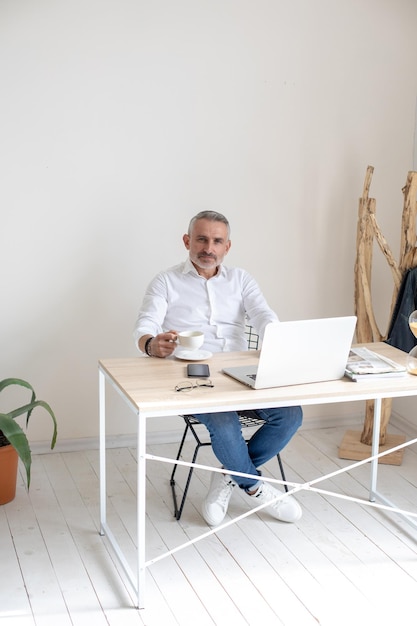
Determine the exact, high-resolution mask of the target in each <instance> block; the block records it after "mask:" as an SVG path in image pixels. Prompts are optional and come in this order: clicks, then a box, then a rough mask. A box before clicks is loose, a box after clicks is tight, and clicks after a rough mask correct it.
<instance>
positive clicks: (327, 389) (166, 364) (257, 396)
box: [99, 343, 417, 417]
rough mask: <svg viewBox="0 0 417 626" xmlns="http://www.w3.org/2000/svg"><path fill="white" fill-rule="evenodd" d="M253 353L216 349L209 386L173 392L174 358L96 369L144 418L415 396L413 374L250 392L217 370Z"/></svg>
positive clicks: (388, 350) (381, 347)
mask: <svg viewBox="0 0 417 626" xmlns="http://www.w3.org/2000/svg"><path fill="white" fill-rule="evenodd" d="M364 345H366V346H367V347H369V348H370V349H372V350H374V351H375V352H379V353H380V354H382V355H385V356H387V357H389V358H390V359H392V360H394V361H397V362H398V363H401V364H405V363H406V359H407V354H406V353H405V352H402V351H401V350H397V349H396V348H393V347H391V346H389V345H387V344H385V343H371V344H364ZM258 354H259V353H258V352H257V351H255V350H249V351H247V352H221V353H217V354H214V355H213V356H212V357H211V358H210V359H208V360H207V361H206V362H207V363H208V364H209V365H210V378H211V380H212V382H213V384H214V388H206V387H203V388H199V389H193V390H192V391H190V392H177V391H175V389H174V387H175V385H176V384H178V383H179V382H180V381H183V380H186V379H187V376H186V365H187V362H186V361H182V360H179V359H176V358H169V359H150V358H148V357H144V356H138V357H130V358H116V359H102V360H100V361H99V368H100V370H101V371H102V372H103V373H104V375H105V376H106V377H107V379H108V380H109V381H110V382H111V383H112V384H113V385H114V386H115V387H116V388H118V389H119V391H120V392H121V393H122V395H123V396H124V397H125V399H126V400H127V401H129V402H130V403H131V404H132V405H133V408H134V409H135V410H136V411H137V412H138V414H140V415H141V416H143V417H156V416H167V415H178V414H184V413H206V412H210V411H213V412H214V411H226V410H232V409H254V408H262V407H263V408H267V407H273V406H291V405H292V406H294V405H309V404H310V405H312V404H327V403H334V402H349V401H356V400H369V399H375V398H395V397H400V396H413V395H417V376H412V375H410V374H406V375H405V376H404V377H400V378H380V379H376V380H372V381H370V380H366V381H361V382H359V383H356V382H353V381H351V380H348V379H347V378H342V379H341V380H333V381H327V382H322V383H310V384H304V385H293V386H288V387H274V388H272V389H257V390H253V389H250V388H249V387H246V386H245V385H243V384H242V383H239V382H237V381H235V380H233V379H232V378H230V377H229V376H226V375H225V374H223V373H222V371H221V370H222V368H224V367H230V366H236V365H245V364H256V362H257V359H258Z"/></svg>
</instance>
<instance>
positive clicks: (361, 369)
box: [345, 348, 407, 381]
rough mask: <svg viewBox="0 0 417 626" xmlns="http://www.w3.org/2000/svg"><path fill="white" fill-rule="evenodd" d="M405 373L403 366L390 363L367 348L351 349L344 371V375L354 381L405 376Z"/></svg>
mask: <svg viewBox="0 0 417 626" xmlns="http://www.w3.org/2000/svg"><path fill="white" fill-rule="evenodd" d="M406 373H407V369H406V367H405V365H400V364H399V363H396V362H395V361H391V359H388V358H387V357H385V356H381V355H380V354H376V352H372V350H369V349H368V348H351V350H350V353H349V357H348V362H347V364H346V370H345V375H346V376H347V377H348V378H350V379H352V380H354V381H359V380H365V379H368V380H369V378H392V377H395V376H405V374H406Z"/></svg>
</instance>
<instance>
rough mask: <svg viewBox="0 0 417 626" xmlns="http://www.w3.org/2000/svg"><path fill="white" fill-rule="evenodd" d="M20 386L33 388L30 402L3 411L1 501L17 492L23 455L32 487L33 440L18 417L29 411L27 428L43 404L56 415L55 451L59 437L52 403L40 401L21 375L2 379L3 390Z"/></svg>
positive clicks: (0, 425) (0, 387) (0, 428)
mask: <svg viewBox="0 0 417 626" xmlns="http://www.w3.org/2000/svg"><path fill="white" fill-rule="evenodd" d="M11 385H17V386H20V387H25V388H26V389H29V391H31V393H32V396H31V399H30V402H29V403H27V404H24V405H22V406H19V407H17V408H15V409H13V410H12V411H9V412H8V413H0V504H5V503H6V502H10V501H11V500H13V498H14V497H15V494H16V479H17V462H18V457H20V458H21V460H22V462H23V465H24V466H25V469H26V479H27V487H28V489H29V487H30V469H31V465H32V456H31V451H30V446H29V441H28V439H27V437H26V435H25V433H24V432H23V430H22V428H21V427H20V426H19V424H18V423H17V422H16V421H15V418H16V417H19V416H20V415H25V414H26V428H27V426H28V423H29V419H30V416H31V415H32V411H33V409H35V408H36V407H42V408H43V409H45V410H46V411H47V412H48V413H49V415H50V416H51V418H52V423H53V434H52V439H51V450H52V448H54V446H55V443H56V437H57V423H56V418H55V415H54V412H53V411H52V409H51V407H50V406H49V404H47V403H46V402H44V401H43V400H37V399H36V394H35V390H34V389H33V387H32V385H30V384H29V383H28V382H26V381H25V380H21V379H20V378H5V379H4V380H2V381H0V392H1V391H3V390H4V389H6V387H10V386H11Z"/></svg>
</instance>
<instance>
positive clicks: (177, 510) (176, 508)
mask: <svg viewBox="0 0 417 626" xmlns="http://www.w3.org/2000/svg"><path fill="white" fill-rule="evenodd" d="M185 423H186V426H185V429H184V434H183V436H182V439H181V443H180V446H179V449H178V454H177V456H176V459H175V460H176V461H179V459H180V457H181V453H182V449H183V447H184V443H185V439H186V437H187V433H188V431H190V432H191V433H192V435H193V437H194V439H195V442H196V447H195V448H194V454H193V457H192V459H191V463H195V462H196V460H197V455H198V451H199V449H200V448H201V447H202V446H209V445H211V443H210V442H207V443H206V442H203V441H201V440H200V438H199V436H198V434H197V432H196V431H195V429H194V428H193V425H192V424H191V423H190V422H189V421H188V420H185ZM277 461H278V466H279V469H280V472H281V477H282V480H283V481H284V482H285V481H286V478H285V471H284V466H283V463H282V460H281V455H280V454H279V453H278V454H277ZM177 467H178V465H177V464H176V463H175V464H174V468H173V470H172V473H171V478H170V485H171V490H172V499H173V501H174V517H175V519H176V520H179V519H180V518H181V515H182V511H183V508H184V504H185V500H186V498H187V494H188V488H189V486H190V483H191V478H192V475H193V471H194V468H193V467H190V470H189V472H188V476H187V480H186V483H185V487H184V491H183V494H182V498H181V502H180V504H179V506H178V498H177V493H176V489H175V485H176V483H175V473H176V471H177ZM284 489H285V491H288V485H284Z"/></svg>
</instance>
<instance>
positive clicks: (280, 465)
mask: <svg viewBox="0 0 417 626" xmlns="http://www.w3.org/2000/svg"><path fill="white" fill-rule="evenodd" d="M277 461H278V465H279V470H280V472H281V477H282V480H283V481H284V482H285V481H286V480H287V479H286V478H285V472H284V466H283V464H282V460H281V455H280V453H279V452H278V454H277ZM284 489H285V491H288V485H284Z"/></svg>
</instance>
